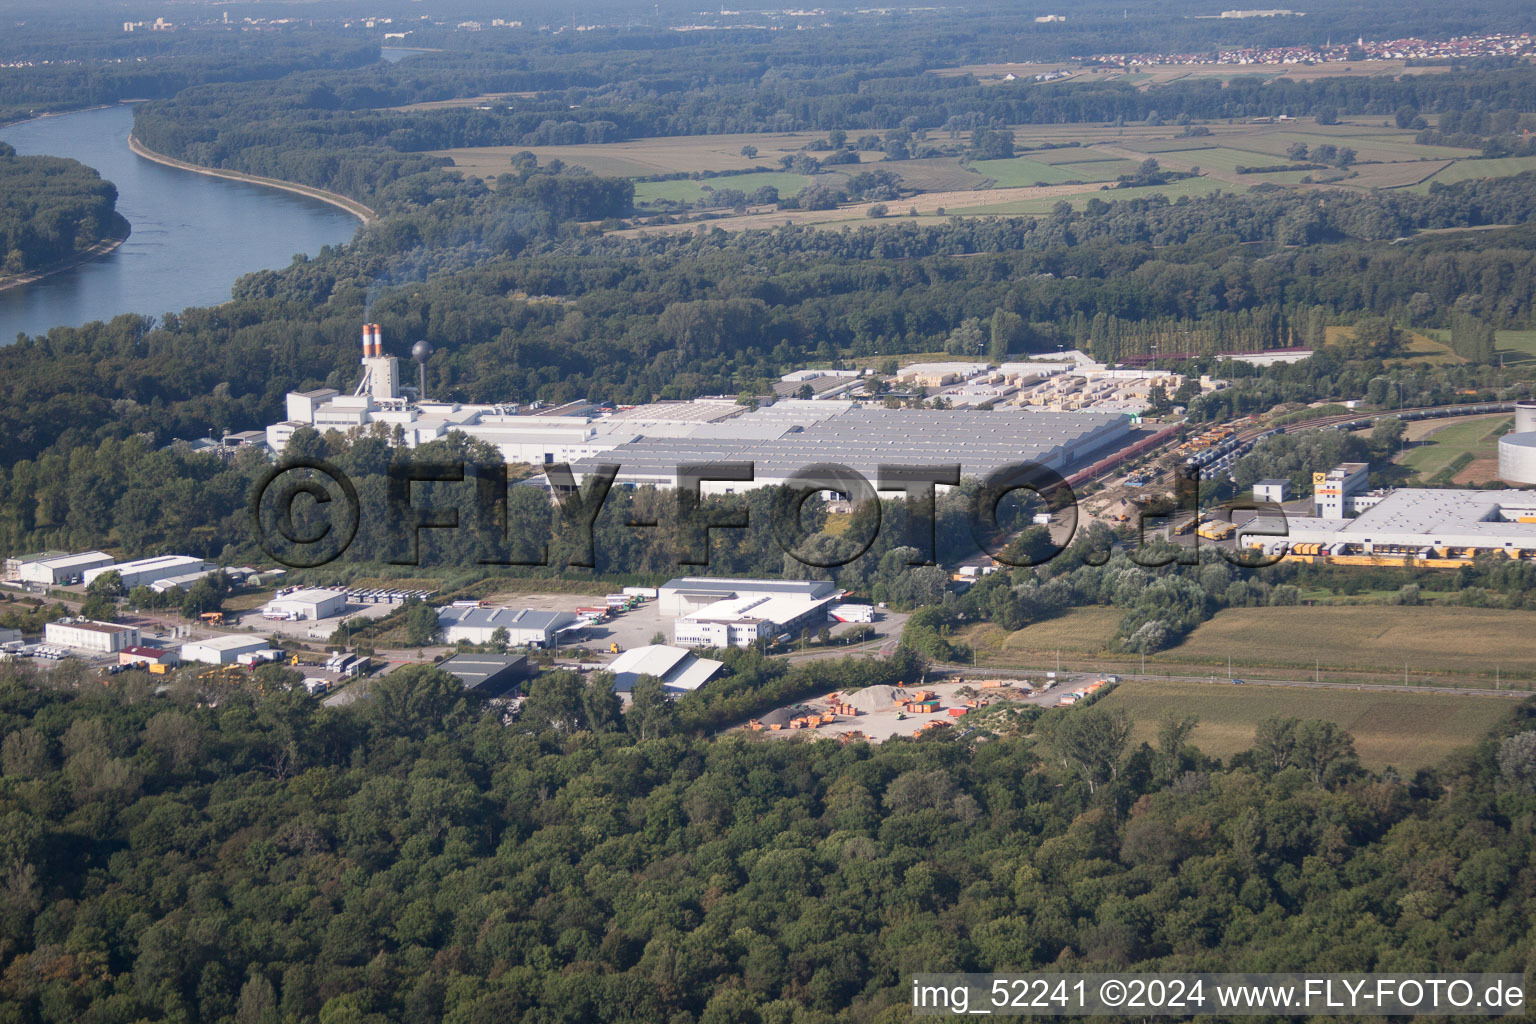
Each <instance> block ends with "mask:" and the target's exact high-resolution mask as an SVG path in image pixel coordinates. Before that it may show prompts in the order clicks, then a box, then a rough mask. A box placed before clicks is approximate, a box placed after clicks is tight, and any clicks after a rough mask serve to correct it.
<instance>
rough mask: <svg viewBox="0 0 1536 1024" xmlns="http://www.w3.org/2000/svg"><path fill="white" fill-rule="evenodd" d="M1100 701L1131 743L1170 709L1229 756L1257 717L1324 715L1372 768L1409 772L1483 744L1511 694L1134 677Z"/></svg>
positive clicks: (1205, 744) (1246, 739)
mask: <svg viewBox="0 0 1536 1024" xmlns="http://www.w3.org/2000/svg"><path fill="white" fill-rule="evenodd" d="M1098 703H1099V706H1101V707H1104V708H1108V709H1118V710H1124V711H1126V712H1128V713H1129V714H1130V716H1131V718H1132V719H1133V720H1134V722H1135V725H1134V727H1133V729H1132V732H1131V742H1132V743H1142V742H1147V743H1151V744H1154V745H1155V744H1156V741H1157V726H1158V721H1159V720H1160V719H1161V718H1162V717H1163V715H1164V714H1165V713H1167V712H1169V711H1172V712H1173V713H1175V714H1179V715H1193V716H1195V717H1196V718H1198V719H1199V720H1200V721H1199V724H1198V725H1196V726H1195V729H1194V732H1193V734H1192V735H1191V736H1190V743H1191V744H1193V745H1194V746H1195V747H1197V748H1199V749H1200V750H1201V751H1202V752H1204V753H1206V754H1209V755H1211V756H1213V757H1221V758H1227V757H1231V756H1232V755H1233V754H1236V753H1239V752H1240V751H1243V750H1247V749H1249V748H1250V747H1252V746H1253V736H1254V731H1255V729H1256V728H1257V726H1258V723H1259V722H1261V721H1263V720H1264V719H1266V718H1269V717H1271V716H1278V717H1282V718H1320V719H1324V720H1326V721H1330V722H1333V723H1335V724H1337V725H1338V726H1339V727H1340V728H1342V729H1344V730H1345V731H1347V732H1348V733H1349V734H1350V735H1351V736H1353V737H1354V740H1355V752H1356V753H1357V754H1358V755H1359V756H1360V762H1361V764H1363V765H1364V766H1365V767H1366V768H1368V769H1370V770H1373V771H1381V770H1382V769H1385V768H1388V767H1391V768H1396V769H1397V770H1398V771H1399V772H1402V773H1404V774H1411V773H1413V772H1415V771H1417V770H1418V769H1420V768H1428V767H1431V766H1433V765H1435V764H1437V763H1438V762H1440V761H1442V760H1444V759H1445V758H1446V757H1447V756H1449V755H1450V754H1452V753H1453V752H1455V751H1456V750H1457V749H1459V748H1463V747H1468V746H1471V745H1472V744H1475V743H1477V742H1478V741H1479V740H1480V739H1482V738H1483V736H1485V735H1486V734H1487V733H1488V731H1489V730H1490V729H1491V728H1493V726H1494V725H1495V724H1496V723H1497V722H1498V721H1499V719H1500V718H1502V717H1503V716H1504V715H1506V714H1508V713H1509V712H1510V710H1511V705H1512V704H1513V702H1512V701H1511V700H1509V699H1508V698H1504V697H1477V696H1468V695H1465V694H1438V693H1422V694H1420V693H1384V692H1381V691H1372V690H1353V689H1315V688H1312V689H1308V688H1303V687H1293V686H1233V685H1231V684H1230V683H1226V682H1222V683H1195V682H1179V681H1174V682H1165V681H1163V680H1160V679H1131V680H1126V681H1124V682H1122V683H1120V685H1119V686H1117V687H1115V689H1114V690H1113V691H1112V692H1110V693H1109V694H1108V695H1106V696H1105V697H1103V698H1102V699H1101V700H1100V701H1099V702H1098Z"/></svg>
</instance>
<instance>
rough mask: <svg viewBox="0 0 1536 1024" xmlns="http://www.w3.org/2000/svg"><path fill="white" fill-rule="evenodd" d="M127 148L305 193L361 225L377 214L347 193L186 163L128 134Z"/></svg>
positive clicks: (182, 166) (160, 160)
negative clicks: (157, 151) (356, 220)
mask: <svg viewBox="0 0 1536 1024" xmlns="http://www.w3.org/2000/svg"><path fill="white" fill-rule="evenodd" d="M128 148H129V149H131V150H133V152H134V154H135V155H136V156H141V157H143V158H144V159H145V160H152V161H154V162H155V163H157V164H164V165H165V166H166V167H174V168H176V169H177V170H182V171H192V172H193V173H195V174H206V175H208V176H209V177H213V178H228V179H229V180H230V181H243V182H246V183H248V184H251V185H265V186H267V187H268V188H277V189H282V190H283V191H284V192H293V193H296V194H298V195H301V196H308V197H309V198H310V199H318V200H320V201H321V202H322V203H329V204H330V205H331V206H334V207H336V208H337V209H340V210H345V211H346V212H347V213H350V214H351V215H352V216H354V217H356V218H357V219H358V220H360V221H362V222H363V223H364V224H368V223H371V222H372V221H373V220H374V219H376V218H377V216H378V214H376V213H374V212H373V210H372V208H370V207H367V206H364V205H363V204H362V203H359V202H358V201H357V200H355V199H348V198H347V197H346V196H343V195H338V194H337V193H335V192H327V191H326V190H325V189H321V188H313V187H311V186H309V185H298V184H295V183H294V182H291V181H283V180H281V179H279V178H263V177H261V176H260V175H257V174H245V173H243V172H241V171H226V170H222V169H220V168H217V167H203V166H200V165H198V164H189V163H187V162H186V161H185V160H177V159H176V158H175V157H169V156H166V155H165V154H163V153H156V152H155V151H154V150H152V149H150V148H149V147H147V146H145V145H144V144H143V143H142V142H140V141H139V140H138V138H137V137H136V136H134V135H132V134H130V135H129V136H128Z"/></svg>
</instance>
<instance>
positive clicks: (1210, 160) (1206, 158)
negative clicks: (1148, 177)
mask: <svg viewBox="0 0 1536 1024" xmlns="http://www.w3.org/2000/svg"><path fill="white" fill-rule="evenodd" d="M1163 154H1166V155H1167V156H1169V157H1172V158H1173V159H1175V160H1182V161H1186V162H1188V163H1192V164H1194V165H1196V166H1197V167H1202V168H1206V169H1208V170H1212V171H1227V172H1229V173H1230V172H1232V171H1235V170H1236V169H1237V168H1239V167H1267V166H1271V165H1273V164H1283V163H1287V162H1288V161H1286V160H1285V159H1284V158H1283V157H1282V158H1279V159H1276V158H1275V157H1272V156H1270V155H1269V154H1267V153H1255V152H1253V151H1252V150H1247V149H1233V148H1231V147H1229V146H1217V147H1212V148H1210V149H1172V150H1164V151H1163ZM1163 154H1159V155H1163ZM1254 180H1255V181H1257V180H1258V179H1257V178H1255V179H1254Z"/></svg>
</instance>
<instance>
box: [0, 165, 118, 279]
mask: <svg viewBox="0 0 1536 1024" xmlns="http://www.w3.org/2000/svg"><path fill="white" fill-rule="evenodd" d="M0 194H3V195H4V196H5V204H4V207H3V208H0V276H11V275H16V274H25V273H27V272H28V271H31V270H38V269H40V268H42V267H47V266H48V265H50V264H53V263H58V262H60V261H62V260H67V259H69V258H71V257H73V256H77V255H79V254H80V253H83V252H85V251H87V250H89V249H90V248H91V247H92V246H94V245H96V244H98V243H100V242H101V241H102V240H103V239H106V238H108V237H113V236H121V235H123V234H125V233H126V231H127V224H126V222H125V221H124V220H123V218H122V217H121V216H119V215H118V213H117V186H115V185H113V184H112V183H111V182H110V181H103V180H102V178H101V175H100V174H98V173H96V171H94V170H92V169H91V168H89V167H87V166H85V165H84V164H82V163H80V162H79V161H77V160H68V159H64V158H62V157H53V156H17V155H16V150H15V149H13V148H12V147H11V146H9V145H7V144H5V143H3V142H0Z"/></svg>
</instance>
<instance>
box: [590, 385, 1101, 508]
mask: <svg viewBox="0 0 1536 1024" xmlns="http://www.w3.org/2000/svg"><path fill="white" fill-rule="evenodd" d="M785 406H790V407H789V408H785ZM722 426H725V427H726V429H717V430H712V431H708V432H702V433H696V434H693V435H690V436H687V437H660V438H658V437H647V438H642V439H639V440H635V441H630V442H627V443H625V444H621V445H618V446H617V447H615V448H613V449H612V450H610V451H607V452H604V453H603V454H602V455H601V456H593V457H590V458H586V459H582V460H580V461H578V462H577V463H576V464H575V465H574V466H573V467H572V470H573V472H574V473H575V475H576V477H577V478H578V480H579V479H581V478H583V477H585V476H586V474H588V473H591V472H593V471H594V470H595V468H596V467H597V466H598V465H601V464H604V463H614V464H617V465H618V466H619V474H618V478H617V481H616V482H617V483H618V484H619V485H620V486H629V487H637V486H644V485H654V486H657V487H670V486H672V485H673V484H674V483H675V482H676V479H677V475H678V467H679V466H681V465H685V464H689V463H720V462H737V463H750V464H751V465H752V478H751V479H750V480H745V481H740V480H729V481H722V480H716V481H711V480H705V481H704V483H703V484H702V485H701V491H702V493H704V494H732V493H739V492H741V491H745V490H750V489H752V488H756V487H769V486H774V485H778V484H783V483H786V482H788V481H789V480H790V479H791V478H792V477H794V476H795V475H796V474H798V473H801V472H802V471H805V470H807V469H810V468H811V467H814V466H819V465H836V466H842V467H846V468H847V469H850V470H852V471H853V472H855V473H857V474H859V475H860V476H862V477H863V478H864V479H865V480H866V481H868V482H869V485H870V486H871V487H874V486H875V485H876V484H877V482H878V481H879V479H880V477H881V475H882V474H881V472H880V467H881V466H892V465H903V466H921V467H928V468H937V467H951V466H958V467H959V470H960V475H961V476H962V477H967V476H974V477H985V476H987V475H988V474H990V473H992V472H994V471H996V470H999V469H1002V468H1004V467H1007V466H1012V465H1017V464H1019V463H1024V462H1030V463H1035V464H1037V465H1041V466H1044V467H1046V468H1048V469H1052V470H1056V471H1057V472H1061V473H1062V474H1063V475H1066V472H1067V471H1068V470H1070V469H1072V468H1076V467H1078V466H1080V465H1084V464H1086V463H1087V462H1089V461H1090V459H1091V457H1092V456H1094V455H1098V454H1102V453H1106V452H1109V451H1112V450H1116V449H1118V448H1120V447H1123V446H1124V445H1125V444H1127V443H1128V441H1129V436H1130V430H1131V421H1130V419H1129V418H1128V417H1126V416H1125V415H1124V414H1121V413H1103V412H1034V411H1030V410H1025V409H1018V410H1007V411H1004V410H996V411H991V412H979V411H971V410H915V409H885V408H871V407H868V406H863V405H858V404H856V403H852V402H837V401H825V402H795V403H784V402H781V403H778V404H776V405H773V406H769V407H767V408H765V409H759V410H757V411H756V412H753V413H749V414H747V415H744V416H742V417H740V418H739V419H736V420H733V421H732V422H731V423H730V424H728V425H722Z"/></svg>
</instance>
